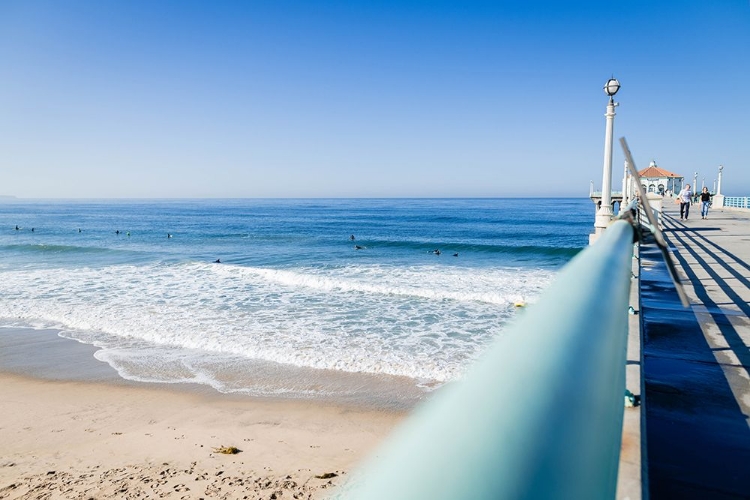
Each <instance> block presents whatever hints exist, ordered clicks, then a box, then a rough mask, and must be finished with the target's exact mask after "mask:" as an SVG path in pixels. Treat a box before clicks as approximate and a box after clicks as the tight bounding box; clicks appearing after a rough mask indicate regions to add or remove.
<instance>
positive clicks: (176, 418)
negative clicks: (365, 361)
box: [0, 331, 404, 499]
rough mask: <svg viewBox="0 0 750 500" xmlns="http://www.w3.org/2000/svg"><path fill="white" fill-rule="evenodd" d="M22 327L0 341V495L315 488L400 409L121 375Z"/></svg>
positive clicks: (252, 492) (228, 493)
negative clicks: (221, 390)
mask: <svg viewBox="0 0 750 500" xmlns="http://www.w3.org/2000/svg"><path fill="white" fill-rule="evenodd" d="M28 332H29V331H26V333H28ZM22 333H23V331H19V332H10V333H8V332H3V333H2V338H3V343H0V350H1V352H2V354H1V355H0V401H2V406H1V407H0V408H1V409H0V443H1V445H0V446H1V451H0V499H20V498H24V499H26V498H28V499H31V498H34V499H37V498H38V499H57V498H75V499H89V498H95V499H100V498H185V499H191V498H227V499H229V498H263V499H272V498H325V497H326V496H328V495H329V494H330V492H331V491H332V489H333V488H334V487H335V486H336V485H337V484H340V483H341V482H342V481H343V480H344V479H345V478H346V475H347V473H348V472H350V471H351V470H352V469H353V467H354V465H355V464H356V463H357V462H358V461H359V460H361V459H362V458H364V457H365V456H366V455H367V454H368V452H370V451H372V450H373V449H374V447H375V446H376V445H377V444H378V443H379V442H380V441H381V440H382V439H383V438H384V437H385V436H386V435H387V434H388V433H389V432H390V431H391V430H392V429H393V427H394V426H395V425H396V424H397V423H398V422H399V421H400V420H401V419H402V418H403V416H404V415H403V414H402V413H398V412H392V411H380V410H373V409H362V408H352V407H346V406H336V405H330V404H323V403H319V402H314V401H283V400H271V399H258V398H250V397H247V396H239V395H224V394H220V393H217V392H215V391H213V390H211V389H205V388H201V387H199V386H184V385H168V384H159V385H157V384H142V383H133V382H128V381H124V380H122V379H119V377H117V375H116V373H114V370H112V369H111V368H110V367H109V366H108V365H106V364H105V363H100V362H98V361H96V360H95V359H94V358H93V357H91V353H92V352H93V350H94V349H95V348H93V347H91V346H87V345H82V344H78V343H77V342H74V341H70V340H66V339H60V338H59V337H56V336H55V335H54V333H51V332H35V333H34V334H33V335H31V336H28V335H27V336H26V337H21V334H22ZM20 339H23V341H20ZM222 446H223V447H232V446H233V447H236V448H238V449H239V450H241V451H240V452H239V453H237V454H222V453H217V452H216V451H215V449H216V448H218V447H222Z"/></svg>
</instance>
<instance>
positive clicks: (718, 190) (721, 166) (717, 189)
mask: <svg viewBox="0 0 750 500" xmlns="http://www.w3.org/2000/svg"><path fill="white" fill-rule="evenodd" d="M723 170H724V165H719V183H718V184H717V185H716V191H715V194H721V172H722V171H723Z"/></svg>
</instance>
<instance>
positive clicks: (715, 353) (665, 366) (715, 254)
mask: <svg viewBox="0 0 750 500" xmlns="http://www.w3.org/2000/svg"><path fill="white" fill-rule="evenodd" d="M692 208H693V210H695V209H698V205H697V204H696V205H694V206H693V207H692ZM677 215H678V213H677V212H676V210H675V208H674V205H672V204H665V211H664V212H663V214H662V217H661V222H662V226H663V229H664V233H665V236H666V238H667V240H668V242H669V244H670V247H671V250H672V255H673V257H674V259H675V262H676V264H677V265H678V270H679V272H680V274H681V279H682V282H683V284H684V285H685V289H686V292H687V294H688V296H689V298H690V303H691V306H690V307H689V308H687V309H685V308H683V307H682V306H681V304H680V302H679V299H678V298H677V294H676V292H675V290H674V287H673V286H672V283H671V281H670V279H669V277H668V275H667V272H666V269H665V268H664V263H663V261H662V257H661V255H660V253H659V251H658V250H657V249H656V248H655V247H654V245H642V246H641V249H640V272H639V273H638V274H639V277H640V287H639V289H640V311H639V312H640V322H636V324H638V323H640V324H639V326H640V330H641V332H640V340H641V341H642V349H641V354H640V360H638V359H633V358H634V356H633V351H632V350H631V351H630V353H629V360H628V363H629V365H633V367H637V366H640V368H641V373H640V377H642V384H641V390H642V394H641V397H642V401H643V405H642V406H641V407H640V408H628V409H626V410H625V411H626V417H625V435H624V439H623V455H622V456H621V459H622V460H626V461H627V460H630V461H631V463H630V464H628V463H624V464H622V465H621V469H620V474H621V477H620V484H619V488H620V489H619V490H618V498H630V499H633V498H638V497H639V493H642V497H643V498H654V499H656V498H750V425H749V424H750V349H749V348H748V346H750V319H748V317H749V316H750V264H749V262H750V210H747V211H742V210H731V209H718V210H712V211H710V213H709V216H708V219H706V220H703V219H701V218H700V213H699V210H695V211H694V212H693V214H691V218H690V219H688V220H687V221H681V220H679V217H677ZM632 326H633V323H632V322H631V341H633V342H637V339H635V340H634V339H633V335H632ZM628 370H629V372H628V377H629V379H628V385H629V386H630V387H632V384H633V383H634V382H635V381H637V380H638V374H636V373H633V371H635V370H632V369H631V367H630V366H629V368H628ZM631 370H632V371H631ZM636 370H637V368H636ZM628 413H630V414H631V415H630V417H629V416H628ZM638 416H640V417H641V418H637V417H638ZM637 423H641V424H642V425H640V426H638V425H637ZM629 424H630V427H629ZM638 432H640V440H641V446H640V450H635V451H634V450H628V449H627V447H628V445H629V443H630V445H631V446H632V444H633V439H632V438H633V436H637V435H638ZM628 434H630V438H628ZM638 451H640V453H641V456H640V460H641V468H640V470H638V468H637V466H635V465H634V463H635V462H636V461H637V459H638V458H639V457H638V456H637V454H638ZM628 454H630V458H628ZM633 456H635V459H636V460H633ZM638 473H641V474H642V477H641V478H640V481H639V480H638V479H639V478H638V477H637V475H638ZM639 482H640V483H641V484H642V491H641V492H639V491H638V486H637V484H638V483H639Z"/></svg>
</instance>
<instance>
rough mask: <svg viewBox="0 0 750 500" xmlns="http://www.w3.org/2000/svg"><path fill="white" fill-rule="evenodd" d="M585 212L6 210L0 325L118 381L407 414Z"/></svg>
mask: <svg viewBox="0 0 750 500" xmlns="http://www.w3.org/2000/svg"><path fill="white" fill-rule="evenodd" d="M593 215H594V207H593V205H592V203H591V201H590V200H588V199H585V198H583V199H507V198H506V199H330V200H329V199H301V200H287V199H283V200H281V199H279V200H266V199H249V200H244V199H243V200H239V199H238V200H101V201H99V200H85V201H49V200H47V201H45V200H38V201H37V200H29V201H24V200H10V201H4V202H2V203H0V300H1V302H2V304H3V306H2V308H0V328H3V327H4V328H8V327H14V328H18V327H31V328H52V329H58V330H59V331H60V335H61V336H63V337H67V338H70V339H74V340H77V341H79V342H83V343H87V344H93V345H95V346H97V347H98V348H100V349H99V350H98V351H97V352H96V354H95V357H96V358H97V359H98V360H100V361H103V362H106V363H108V364H110V365H111V366H112V367H113V368H114V369H115V370H117V372H118V373H119V374H120V376H122V377H123V378H125V379H129V380H137V381H144V382H157V383H198V384H206V385H209V386H211V387H213V388H215V389H216V390H218V391H221V392H226V393H245V394H249V395H253V396H267V397H291V398H315V399H330V400H334V401H342V402H352V403H364V404H374V405H383V406H387V407H409V406H411V405H413V404H414V402H416V401H418V400H419V399H421V398H423V397H424V396H425V395H427V394H429V393H430V392H431V391H432V390H434V389H435V388H436V387H439V386H441V385H442V384H445V383H446V382H449V381H451V380H455V379H457V378H460V377H461V375H462V374H463V373H464V372H465V370H466V369H467V367H468V366H469V365H470V364H471V362H472V361H473V360H475V359H476V358H477V357H478V356H479V355H481V353H482V352H483V351H484V349H486V348H487V346H488V345H489V344H490V343H491V342H492V341H493V340H494V339H495V338H497V337H498V336H501V335H502V332H503V328H504V327H505V326H506V325H507V324H508V323H509V322H511V321H513V319H514V317H515V316H516V314H518V312H519V309H518V308H516V307H515V304H516V303H517V302H524V303H527V304H533V303H534V301H535V300H536V299H537V297H538V296H539V295H540V293H541V292H542V291H543V290H544V289H545V288H546V287H547V286H548V285H549V283H550V282H551V281H552V280H553V279H554V277H555V274H556V272H557V271H558V270H559V269H560V267H562V266H563V265H564V264H565V263H566V262H568V261H569V260H570V259H571V258H572V257H573V256H574V255H576V254H577V253H578V252H579V251H580V250H581V249H583V248H584V247H585V246H586V244H587V242H588V234H589V233H590V232H591V230H592V226H593ZM16 228H18V229H16ZM435 250H439V251H440V252H439V253H438V252H436V251H435ZM217 260H220V262H216V261H217Z"/></svg>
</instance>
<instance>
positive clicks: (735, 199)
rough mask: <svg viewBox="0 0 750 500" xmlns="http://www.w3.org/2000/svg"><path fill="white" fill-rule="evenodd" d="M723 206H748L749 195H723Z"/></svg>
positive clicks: (749, 201) (749, 203)
mask: <svg viewBox="0 0 750 500" xmlns="http://www.w3.org/2000/svg"><path fill="white" fill-rule="evenodd" d="M723 206H725V207H729V208H750V196H725V197H724V205H723Z"/></svg>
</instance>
